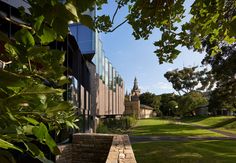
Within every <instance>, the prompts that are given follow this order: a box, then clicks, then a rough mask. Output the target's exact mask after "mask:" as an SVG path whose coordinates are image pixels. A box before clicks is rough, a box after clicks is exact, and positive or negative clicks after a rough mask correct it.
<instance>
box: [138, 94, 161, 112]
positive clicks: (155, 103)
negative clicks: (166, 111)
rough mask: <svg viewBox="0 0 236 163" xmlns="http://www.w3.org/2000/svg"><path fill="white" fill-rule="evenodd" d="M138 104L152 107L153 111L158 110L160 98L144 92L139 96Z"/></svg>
mask: <svg viewBox="0 0 236 163" xmlns="http://www.w3.org/2000/svg"><path fill="white" fill-rule="evenodd" d="M139 99H140V103H141V104H144V105H148V106H151V107H153V108H154V109H155V110H158V109H159V108H160V100H161V97H160V96H157V95H155V94H154V93H150V92H145V93H143V94H141V95H140V96H139Z"/></svg>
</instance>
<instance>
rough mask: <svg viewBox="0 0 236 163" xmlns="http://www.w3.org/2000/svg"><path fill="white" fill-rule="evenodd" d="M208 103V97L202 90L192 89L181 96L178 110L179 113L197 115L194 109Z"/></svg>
mask: <svg viewBox="0 0 236 163" xmlns="http://www.w3.org/2000/svg"><path fill="white" fill-rule="evenodd" d="M207 103H208V101H207V99H206V98H205V97H204V95H203V94H202V93H201V92H196V91H192V92H190V93H186V94H185V95H183V96H181V97H180V99H179V101H178V104H179V106H178V109H177V112H178V114H179V115H187V114H191V115H192V116H195V111H194V110H195V109H196V108H198V107H200V106H203V105H206V104H207Z"/></svg>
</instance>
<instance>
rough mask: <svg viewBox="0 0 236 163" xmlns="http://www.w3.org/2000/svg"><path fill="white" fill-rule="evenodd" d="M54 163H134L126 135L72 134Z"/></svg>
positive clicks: (60, 146) (60, 147)
mask: <svg viewBox="0 0 236 163" xmlns="http://www.w3.org/2000/svg"><path fill="white" fill-rule="evenodd" d="M59 149H60V151H61V153H62V154H61V155H59V156H57V157H56V163H78V162H79V163H105V162H106V163H136V160H135V157H134V154H133V150H132V147H131V144H130V141H129V137H128V135H110V134H82V133H78V134H74V135H73V141H72V144H66V145H59Z"/></svg>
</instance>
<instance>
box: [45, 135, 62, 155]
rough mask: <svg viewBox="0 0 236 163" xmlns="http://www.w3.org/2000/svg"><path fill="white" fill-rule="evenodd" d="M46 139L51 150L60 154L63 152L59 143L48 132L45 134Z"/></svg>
mask: <svg viewBox="0 0 236 163" xmlns="http://www.w3.org/2000/svg"><path fill="white" fill-rule="evenodd" d="M45 141H46V144H47V146H48V147H49V149H50V151H51V152H52V153H53V154H55V155H58V154H60V153H61V152H60V150H59V149H58V147H57V144H56V143H55V141H54V140H53V138H52V137H51V136H50V135H49V134H48V133H47V134H46V135H45Z"/></svg>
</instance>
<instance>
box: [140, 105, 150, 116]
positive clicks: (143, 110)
mask: <svg viewBox="0 0 236 163" xmlns="http://www.w3.org/2000/svg"><path fill="white" fill-rule="evenodd" d="M151 117H153V110H150V109H146V108H142V107H141V108H140V118H151Z"/></svg>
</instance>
